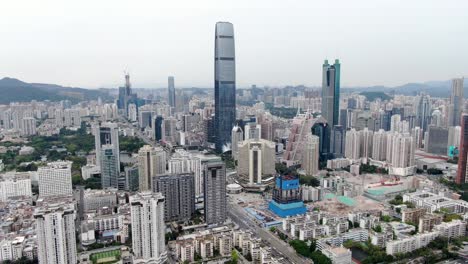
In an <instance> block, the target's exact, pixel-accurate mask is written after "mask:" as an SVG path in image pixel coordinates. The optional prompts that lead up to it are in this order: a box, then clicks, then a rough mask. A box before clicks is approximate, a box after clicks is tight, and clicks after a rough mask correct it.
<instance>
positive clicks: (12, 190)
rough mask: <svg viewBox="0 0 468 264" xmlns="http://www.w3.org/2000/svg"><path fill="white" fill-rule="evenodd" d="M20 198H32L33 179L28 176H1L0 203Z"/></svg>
mask: <svg viewBox="0 0 468 264" xmlns="http://www.w3.org/2000/svg"><path fill="white" fill-rule="evenodd" d="M19 196H26V197H32V191H31V179H30V178H29V177H26V176H24V177H23V176H16V175H1V176H0V202H6V201H7V200H8V199H9V198H13V197H19Z"/></svg>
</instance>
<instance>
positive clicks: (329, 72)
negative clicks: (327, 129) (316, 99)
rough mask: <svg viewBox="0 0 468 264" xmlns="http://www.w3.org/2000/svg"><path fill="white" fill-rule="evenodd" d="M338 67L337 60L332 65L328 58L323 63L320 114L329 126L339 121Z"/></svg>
mask: <svg viewBox="0 0 468 264" xmlns="http://www.w3.org/2000/svg"><path fill="white" fill-rule="evenodd" d="M340 68H341V65H340V62H339V60H335V64H333V65H330V64H328V60H325V62H324V63H323V78H322V116H323V117H324V118H325V119H326V120H327V123H328V124H329V125H330V126H331V127H333V126H336V125H338V122H339V120H338V117H339V111H340Z"/></svg>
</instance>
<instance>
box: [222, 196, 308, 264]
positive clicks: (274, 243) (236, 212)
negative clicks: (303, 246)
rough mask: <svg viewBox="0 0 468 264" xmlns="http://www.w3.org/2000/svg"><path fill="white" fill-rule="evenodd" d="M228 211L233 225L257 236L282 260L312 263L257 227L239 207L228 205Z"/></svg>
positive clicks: (304, 263) (298, 263)
mask: <svg viewBox="0 0 468 264" xmlns="http://www.w3.org/2000/svg"><path fill="white" fill-rule="evenodd" d="M228 209H229V210H228V214H229V218H231V220H232V221H233V222H234V223H236V224H237V225H238V226H239V227H241V228H243V229H250V230H251V231H252V232H253V233H254V234H255V235H257V237H259V238H261V239H262V240H263V241H264V242H265V243H266V244H267V245H269V246H270V247H272V249H273V250H275V251H277V252H279V253H280V255H281V256H282V257H283V258H285V259H287V260H289V261H290V262H292V263H294V264H296V263H297V264H301V263H302V264H306V263H308V264H309V263H313V262H312V261H311V260H309V259H306V258H305V257H302V256H299V255H298V254H297V253H296V251H295V250H294V249H293V248H292V247H290V246H289V245H288V244H286V243H285V242H284V241H283V240H281V239H279V238H278V237H276V236H275V235H273V234H272V233H270V232H268V231H267V230H265V229H263V228H262V227H259V226H258V224H257V223H255V222H254V220H253V219H252V218H250V217H249V216H248V215H247V213H246V212H245V210H244V209H243V208H242V207H240V206H239V205H237V204H234V203H229V207H228Z"/></svg>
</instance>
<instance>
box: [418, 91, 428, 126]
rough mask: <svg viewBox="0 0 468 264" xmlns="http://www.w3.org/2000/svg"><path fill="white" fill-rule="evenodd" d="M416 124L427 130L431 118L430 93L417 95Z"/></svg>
mask: <svg viewBox="0 0 468 264" xmlns="http://www.w3.org/2000/svg"><path fill="white" fill-rule="evenodd" d="M415 106H416V111H415V112H416V126H419V127H420V128H421V129H422V130H423V131H424V132H426V131H427V129H428V125H429V123H430V119H431V101H430V98H429V95H426V94H422V95H420V96H418V97H416V105H415Z"/></svg>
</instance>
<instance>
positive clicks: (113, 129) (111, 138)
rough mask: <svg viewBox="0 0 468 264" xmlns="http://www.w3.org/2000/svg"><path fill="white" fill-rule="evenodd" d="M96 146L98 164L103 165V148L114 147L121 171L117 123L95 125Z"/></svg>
mask: <svg viewBox="0 0 468 264" xmlns="http://www.w3.org/2000/svg"><path fill="white" fill-rule="evenodd" d="M93 133H94V144H95V147H96V164H97V165H100V164H101V153H102V151H101V148H102V146H103V145H112V146H114V148H115V151H114V152H115V153H117V164H118V168H119V171H120V149H119V127H118V126H117V124H116V123H110V122H109V123H102V124H95V125H93Z"/></svg>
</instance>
